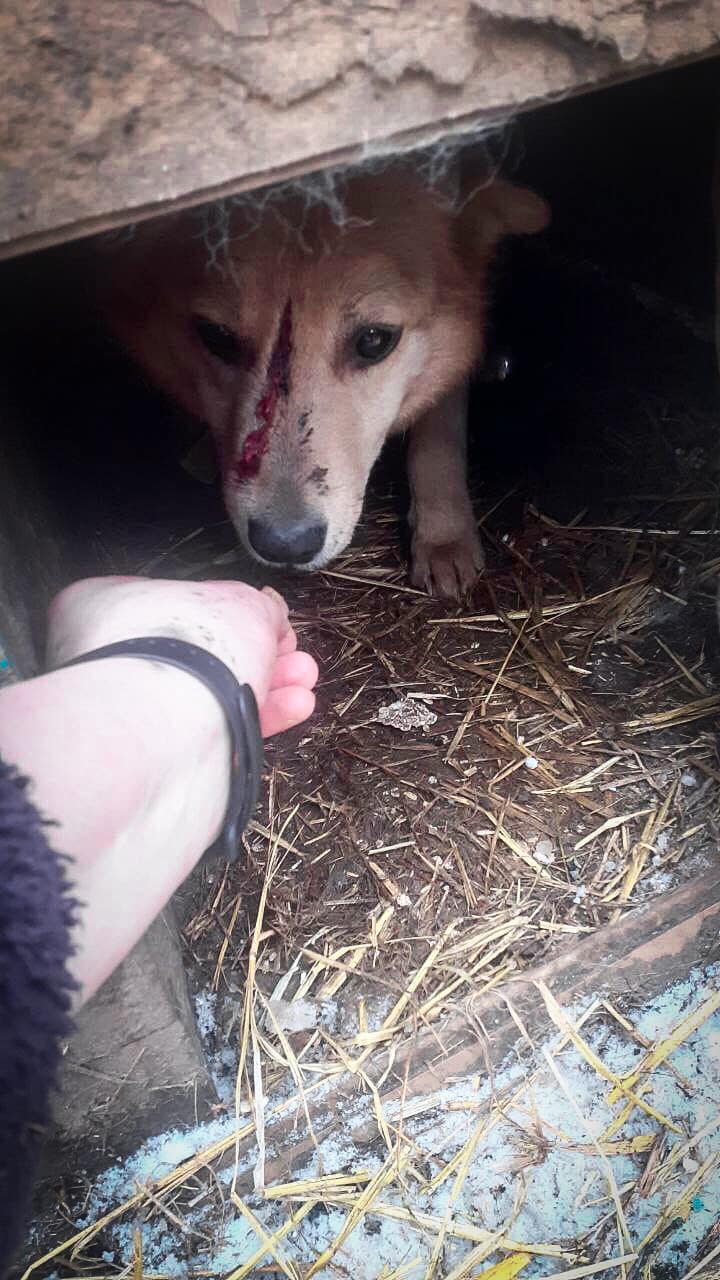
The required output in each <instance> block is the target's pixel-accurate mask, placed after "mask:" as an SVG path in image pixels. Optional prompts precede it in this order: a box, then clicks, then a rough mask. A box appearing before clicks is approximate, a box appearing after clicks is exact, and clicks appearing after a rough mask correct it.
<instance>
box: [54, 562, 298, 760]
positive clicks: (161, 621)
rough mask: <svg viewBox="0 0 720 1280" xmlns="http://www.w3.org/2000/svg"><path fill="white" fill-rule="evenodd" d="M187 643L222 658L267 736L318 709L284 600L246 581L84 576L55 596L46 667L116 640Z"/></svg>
mask: <svg viewBox="0 0 720 1280" xmlns="http://www.w3.org/2000/svg"><path fill="white" fill-rule="evenodd" d="M147 635H155V636H170V637H173V638H175V639H180V640H188V641H190V642H191V643H192V644H196V645H200V646H201V647H202V648H204V649H208V650H209V651H210V652H211V653H214V654H215V656H216V657H218V658H220V659H221V661H222V662H224V663H225V664H226V665H227V666H228V667H230V669H231V671H233V672H234V674H235V676H236V677H237V679H238V680H239V681H240V682H241V683H242V684H249V685H250V686H251V688H252V690H253V692H254V694H255V697H256V699H257V704H258V709H259V712H260V725H261V728H262V732H263V736H264V737H269V736H270V735H271V734H274V733H281V732H282V731H283V730H284V729H289V728H291V727H292V726H293V725H296V724H300V723H301V722H302V721H303V720H306V719H307V717H308V716H309V715H311V714H312V711H313V709H314V706H315V695H314V693H313V688H314V686H315V683H316V681H317V678H318V669H317V664H316V662H315V660H314V659H313V658H311V657H310V655H309V654H308V653H304V652H302V651H301V650H298V648H297V636H296V635H295V632H294V630H293V628H292V626H291V625H290V620H289V618H288V609H287V605H286V603H285V601H284V600H283V598H282V596H280V595H278V593H277V592H276V591H273V590H272V589H271V588H269V587H266V588H265V590H264V591H256V590H255V588H254V587H250V586H247V585H246V584H245V583H242V582H182V581H173V580H166V579H160V578H157V579H154V578H128V577H106V578H86V579H83V580H82V581H81V582H76V583H73V585H72V586H70V587H67V588H66V589H65V590H64V591H61V592H60V594H59V595H58V596H56V597H55V600H54V601H53V603H52V605H51V607H50V613H49V619H48V646H47V657H48V665H49V666H51V667H54V666H60V665H61V664H62V663H64V662H68V661H69V660H70V659H71V658H75V657H77V656H78V655H80V654H82V653H89V652H90V651H91V650H92V649H98V648H100V647H101V646H103V645H106V644H113V643H115V642H116V641H118V640H129V639H132V638H133V637H138V636H147Z"/></svg>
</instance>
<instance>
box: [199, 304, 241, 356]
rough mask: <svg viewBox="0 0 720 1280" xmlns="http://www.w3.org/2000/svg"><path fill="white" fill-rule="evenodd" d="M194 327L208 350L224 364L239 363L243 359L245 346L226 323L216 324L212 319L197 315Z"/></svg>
mask: <svg viewBox="0 0 720 1280" xmlns="http://www.w3.org/2000/svg"><path fill="white" fill-rule="evenodd" d="M193 328H194V330H195V332H196V334H197V336H198V338H199V339H200V341H201V342H202V344H203V346H204V348H205V350H206V351H209V352H210V355H211V356H214V357H215V359H216V360H222V363H223V364H229V365H237V364H240V363H241V361H242V359H243V348H242V343H241V342H240V339H239V338H236V337H235V334H234V333H233V332H232V330H230V329H228V328H227V327H226V326H225V325H224V324H215V323H214V321H212V320H204V319H203V317H202V316H195V318H194V320H193Z"/></svg>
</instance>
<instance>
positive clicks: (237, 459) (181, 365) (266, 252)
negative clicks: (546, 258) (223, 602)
mask: <svg viewBox="0 0 720 1280" xmlns="http://www.w3.org/2000/svg"><path fill="white" fill-rule="evenodd" d="M342 202H343V211H344V215H343V218H342V220H341V222H340V224H338V222H336V221H334V220H333V218H332V216H331V213H330V210H329V209H328V207H327V205H323V204H317V205H315V206H314V207H310V208H309V209H308V208H306V207H305V206H304V204H303V202H302V200H301V198H300V196H299V195H297V194H294V195H290V196H288V197H287V198H284V199H282V200H280V201H278V200H275V201H271V202H268V203H267V204H266V205H265V207H264V211H263V212H262V213H258V214H256V215H255V216H253V214H252V212H251V210H252V206H251V205H250V204H249V203H245V202H241V203H238V204H237V205H232V204H230V205H226V206H225V210H228V209H229V210H230V214H229V223H228V226H227V229H226V230H227V235H226V238H225V241H224V251H223V253H222V255H221V257H220V259H219V262H218V265H217V266H213V265H212V264H211V263H210V262H209V258H208V247H207V240H206V238H205V239H204V238H203V235H202V233H201V230H200V223H199V221H198V217H197V214H183V215H178V216H177V217H175V218H172V219H170V220H168V219H166V220H163V221H162V222H156V223H153V224H146V225H144V226H141V227H139V228H138V229H137V231H136V233H135V236H134V238H133V239H132V240H131V241H130V243H129V244H128V245H126V246H125V247H124V248H123V250H122V251H116V252H115V253H114V254H113V255H112V258H113V262H114V267H113V269H112V271H111V272H110V278H109V282H108V284H109V288H108V291H107V295H106V304H107V305H106V309H107V312H108V314H109V317H110V321H111V324H112V327H113V328H114V330H115V332H116V333H117V334H118V336H119V337H120V338H121V340H122V341H123V342H124V344H125V345H126V347H127V348H128V349H129V350H130V351H131V353H133V355H134V356H136V358H137V359H138V360H139V361H140V362H141V364H142V365H143V366H144V367H145V369H146V370H147V371H148V372H149V374H150V376H151V377H152V378H153V379H154V380H155V381H156V382H157V383H158V384H160V385H161V386H162V387H163V388H164V389H165V390H166V391H167V392H169V393H170V394H171V395H172V396H173V397H174V398H175V399H176V400H177V401H179V402H180V403H181V404H182V405H183V406H184V408H185V409H186V410H189V411H190V413H192V414H194V415H195V416H196V417H197V418H199V419H201V420H202V421H204V422H206V423H207V424H208V425H209V427H210V429H211V431H212V434H213V436H214V439H215V442H216V446H217V450H218V455H219V458H220V467H221V474H222V483H223V492H224V496H225V501H226V504H227V508H228V511H229V513H230V516H231V518H232V520H233V523H234V525H235V527H236V529H237V532H238V535H239V537H240V539H241V541H242V543H243V544H244V545H245V546H246V547H247V548H248V550H249V551H250V552H251V553H252V554H253V555H254V556H255V557H256V558H257V559H259V560H261V561H263V562H265V563H267V564H273V565H293V566H298V567H302V568H303V569H308V570H309V569H316V568H320V567H321V566H323V565H326V564H327V563H328V562H329V561H330V560H332V558H333V557H334V556H336V555H337V554H338V553H339V552H340V551H342V550H343V548H344V547H346V546H347V544H348V542H349V541H350V539H351V537H352V534H353V530H354V528H355V525H356V523H357V520H358V517H359V515H360V512H361V508H362V503H363V495H364V492H365V486H366V483H367V479H368V476H369V473H370V469H371V467H372V465H373V463H374V461H375V459H376V458H377V456H378V454H379V452H380V449H381V448H382V445H383V443H384V442H385V440H386V439H387V437H388V436H389V435H391V434H392V433H394V432H398V431H404V430H408V431H409V449H408V466H409V473H410V484H411V490H412V524H413V543H412V558H413V565H412V579H413V582H414V583H416V584H417V585H418V586H424V587H425V588H427V590H428V591H434V592H436V593H437V594H439V595H443V596H446V597H449V598H457V597H458V596H459V595H460V594H461V593H463V592H465V591H467V590H468V589H469V588H470V587H471V586H472V584H473V582H474V581H475V579H476V577H477V575H478V573H479V572H480V570H481V569H482V564H483V554H482V549H481V546H480V541H479V538H478V533H477V527H476V522H475V519H474V516H473V511H472V506H471V502H470V497H469V494H468V490H467V482H466V475H465V433H466V420H465V419H466V388H467V382H468V378H469V376H470V374H471V372H472V370H473V368H474V366H475V365H476V364H477V362H478V360H479V359H480V357H481V355H482V350H483V331H484V312H485V308H486V292H487V273H488V267H489V265H490V262H491V259H492V257H493V253H494V250H495V248H496V245H497V244H498V241H499V240H500V239H501V238H502V237H503V236H506V235H511V234H518V233H523V234H528V233H532V232H536V231H539V230H541V229H542V228H543V227H544V226H545V225H546V223H547V221H548V210H547V206H546V205H545V202H544V201H543V200H542V199H541V198H540V197H539V196H537V195H535V194H534V193H533V192H531V191H527V190H524V189H522V188H519V187H515V186H512V185H511V184H510V183H508V182H506V181H503V180H500V179H497V180H495V181H492V182H491V183H489V184H487V185H485V186H482V187H481V188H479V189H477V190H476V191H475V193H474V194H473V195H471V196H470V197H469V198H468V199H467V200H465V201H464V202H463V203H462V204H461V207H460V212H455V211H454V209H453V208H452V207H451V205H450V203H449V202H446V201H444V200H443V199H442V198H441V197H440V196H439V195H438V194H437V193H436V192H433V191H431V190H430V189H428V187H427V186H426V185H424V184H423V182H422V181H421V180H420V178H419V177H418V175H417V173H416V172H415V171H414V170H413V168H412V167H411V166H410V165H402V164H400V165H397V166H395V167H394V168H392V169H390V170H387V171H385V172H384V173H381V174H377V175H375V176H367V175H362V176H357V177H354V178H349V179H348V180H347V182H346V183H345V186H344V189H343V191H342Z"/></svg>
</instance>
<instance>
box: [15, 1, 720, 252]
mask: <svg viewBox="0 0 720 1280" xmlns="http://www.w3.org/2000/svg"><path fill="white" fill-rule="evenodd" d="M719 40H720V4H719V3H718V0H675V3H672V4H668V3H663V2H660V3H659V2H658V0H604V2H603V3H602V4H598V3H597V2H596V0H443V3H442V4H440V5H439V4H438V2H437V0H380V2H379V3H378V0H332V3H323V2H322V0H294V3H287V2H286V0H184V2H183V3H175V2H173V0H138V2H137V3H134V4H131V5H127V4H117V3H115V0H94V2H93V3H92V4H90V3H88V2H87V0H63V2H62V3H60V2H57V3H53V4H49V5H48V4H46V3H43V0H6V3H5V4H4V5H3V7H2V13H0V49H1V50H2V67H3V75H2V76H0V118H2V120H3V122H4V126H3V130H2V133H1V134H0V255H3V256H11V255H13V254H17V253H21V252H23V251H25V250H28V249H32V248H37V247H40V246H42V245H46V244H50V243H54V242H57V241H60V240H63V239H72V238H76V237H78V236H83V235H87V234H89V233H91V232H93V231H97V230H100V229H103V228H108V227H111V226H115V225H122V224H124V223H127V222H130V221H133V220H137V219H138V218H142V217H147V216H151V215H152V214H154V213H157V212H160V211H164V210H168V209H171V208H174V207H178V206H181V205H185V204H189V203H199V202H201V201H202V200H205V199H211V198H213V197H216V196H218V195H220V194H224V193H228V192H233V191H239V190H241V189H243V188H248V187H253V186H258V185H261V184H263V183H265V182H268V181H270V180H274V179H279V178H282V177H285V176H288V175H292V174H297V173H300V172H307V171H309V170H311V169H313V168H318V167H322V166H327V165H328V164H332V163H337V162H346V161H348V160H352V159H355V160H357V159H359V158H361V157H363V156H365V155H367V154H374V153H376V152H377V151H378V150H382V149H383V148H387V147H388V146H398V145H407V144H408V143H410V142H420V141H428V140H431V139H432V138H434V137H436V136H437V135H438V133H439V132H443V131H448V130H451V129H456V130H457V129H467V128H471V127H477V126H478V125H480V124H487V123H488V122H490V121H493V120H494V121H497V120H498V119H503V118H505V117H507V116H508V115H509V114H512V113H514V112H516V111H517V110H518V109H519V108H522V107H527V106H529V105H533V104H537V103H541V102H545V101H550V100H552V99H554V98H557V97H558V96H562V95H566V94H570V93H576V92H579V91H583V90H587V89H589V88H591V87H593V86H596V85H601V84H606V83H611V82H614V81H617V80H619V79H623V78H627V77H629V76H636V75H639V74H642V73H646V72H648V71H650V70H654V69H657V68H661V67H664V66H669V65H671V64H672V63H676V62H679V61H682V60H687V59H691V58H697V57H701V56H703V55H706V54H709V53H712V52H716V51H717V50H718V48H719V45H718V41H719Z"/></svg>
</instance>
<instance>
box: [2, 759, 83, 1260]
mask: <svg viewBox="0 0 720 1280" xmlns="http://www.w3.org/2000/svg"><path fill="white" fill-rule="evenodd" d="M27 790H28V784H27V780H26V779H24V778H21V777H20V776H19V775H18V773H17V771H16V770H15V769H14V768H13V767H11V766H10V765H7V764H5V763H4V762H3V761H2V760H1V759H0V1275H1V1274H2V1273H3V1271H4V1268H5V1266H6V1265H7V1263H8V1262H9V1260H10V1255H11V1253H12V1252H13V1250H14V1249H15V1248H16V1247H17V1245H18V1244H19V1242H20V1241H21V1239H22V1236H23V1232H24V1229H25V1227H26V1225H27V1224H26V1220H25V1216H26V1214H27V1212H28V1206H29V1199H30V1193H31V1189H32V1179H33V1176H34V1173H35V1168H36V1164H37V1156H38V1152H39V1148H40V1144H41V1142H42V1136H43V1129H44V1128H45V1126H47V1124H48V1121H49V1119H50V1103H51V1096H52V1090H53V1086H54V1085H55V1083H56V1081H57V1075H58V1068H59V1065H60V1046H61V1042H62V1041H63V1039H65V1038H66V1037H67V1036H68V1035H69V1034H70V1031H71V1029H72V1024H71V1019H70V1005H71V996H72V992H73V989H74V983H73V981H72V979H71V978H70V976H69V973H68V969H67V962H68V958H69V956H70V954H71V951H72V946H71V941H70V929H71V927H72V923H73V915H74V903H73V901H72V899H71V897H70V895H69V892H68V885H67V880H66V877H65V872H64V868H63V860H62V858H61V857H59V856H58V855H57V854H56V853H54V852H53V850H52V849H51V848H50V846H49V845H48V842H47V839H46V836H45V831H46V830H47V829H48V828H47V825H46V824H44V823H43V822H42V820H41V818H40V816H39V814H38V813H37V811H36V809H35V808H34V807H33V805H32V804H31V802H30V800H29V799H28V795H27Z"/></svg>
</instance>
